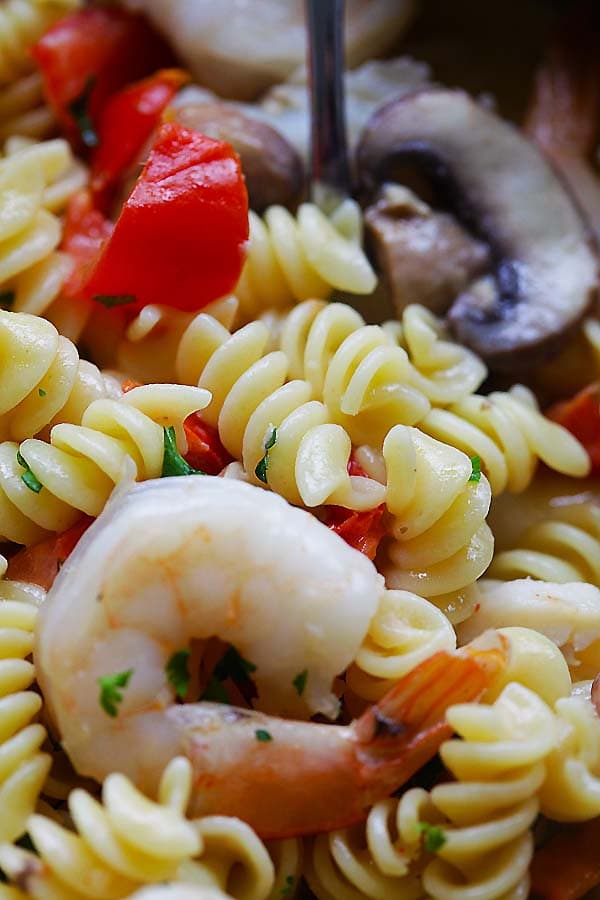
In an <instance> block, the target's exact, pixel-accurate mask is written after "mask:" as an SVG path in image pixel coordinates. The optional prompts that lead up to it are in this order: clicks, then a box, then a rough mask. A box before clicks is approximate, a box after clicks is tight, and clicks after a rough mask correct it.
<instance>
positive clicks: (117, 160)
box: [92, 69, 188, 209]
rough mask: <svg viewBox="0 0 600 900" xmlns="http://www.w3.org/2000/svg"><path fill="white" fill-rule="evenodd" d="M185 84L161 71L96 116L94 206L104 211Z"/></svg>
mask: <svg viewBox="0 0 600 900" xmlns="http://www.w3.org/2000/svg"><path fill="white" fill-rule="evenodd" d="M187 80H188V76H187V75H186V73H185V72H183V71H182V70H181V69H163V70H162V71H160V72H156V74H154V75H151V76H150V77H149V78H145V79H144V80H143V81H138V82H136V83H135V84H132V85H129V86H128V87H125V88H123V89H122V90H121V91H119V92H118V93H116V94H113V96H112V97H111V98H110V99H109V100H108V102H107V103H106V106H105V107H104V109H103V110H102V113H101V115H100V121H99V125H98V140H99V144H98V147H97V148H96V150H95V151H94V153H93V156H92V191H93V193H94V200H95V202H96V205H97V206H99V207H101V208H102V209H106V207H107V204H108V203H109V202H110V200H111V194H112V191H113V189H114V188H115V187H116V186H117V184H118V182H119V179H120V177H121V175H122V174H123V173H124V172H125V171H126V170H127V169H129V168H130V167H131V166H132V165H133V164H134V163H135V162H136V159H138V158H139V155H140V153H141V152H142V150H143V149H144V146H145V145H146V143H147V141H148V140H149V138H150V137H151V135H152V132H153V131H154V129H155V128H156V127H157V125H158V124H159V121H160V117H161V115H162V113H163V110H164V109H165V107H166V106H167V105H168V104H169V103H170V102H171V100H172V99H173V97H174V96H175V94H176V93H177V91H178V90H179V88H180V87H181V85H182V84H185V82H186V81H187Z"/></svg>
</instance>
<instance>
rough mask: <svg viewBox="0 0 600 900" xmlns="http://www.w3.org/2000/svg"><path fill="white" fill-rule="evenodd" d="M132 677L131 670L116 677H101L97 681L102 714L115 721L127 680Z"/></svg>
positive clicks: (119, 673)
mask: <svg viewBox="0 0 600 900" xmlns="http://www.w3.org/2000/svg"><path fill="white" fill-rule="evenodd" d="M132 675H133V669H127V671H126V672H118V673H117V674H116V675H103V676H102V677H101V678H99V679H98V684H99V685H100V706H101V707H102V709H103V710H104V712H105V713H106V714H107V715H109V716H111V718H113V719H116V717H117V716H118V715H119V703H122V702H123V691H122V690H121V688H125V687H127V685H128V684H129V679H130V678H131V676H132Z"/></svg>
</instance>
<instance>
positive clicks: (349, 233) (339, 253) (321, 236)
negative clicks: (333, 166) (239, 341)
mask: <svg viewBox="0 0 600 900" xmlns="http://www.w3.org/2000/svg"><path fill="white" fill-rule="evenodd" d="M361 242H362V214H361V212H360V208H359V207H358V205H357V204H356V203H355V202H354V201H353V200H349V199H348V200H345V201H344V203H343V204H342V205H341V206H340V207H339V208H338V209H337V210H336V212H335V213H334V215H333V216H331V217H330V218H328V217H327V216H326V215H325V214H324V213H322V212H321V210H320V209H319V208H318V207H317V206H315V205H314V204H313V203H303V204H301V205H300V207H299V209H298V212H297V214H296V216H295V217H294V216H293V215H292V214H291V213H290V212H288V210H287V209H285V208H284V207H282V206H271V207H269V209H267V211H266V212H265V214H264V216H263V218H261V217H260V216H257V215H256V213H253V212H251V213H250V241H249V244H248V256H247V259H246V263H245V265H244V269H243V271H242V275H241V278H240V280H239V282H238V285H237V287H236V289H235V295H236V297H237V298H238V299H239V301H240V306H241V315H242V317H243V318H244V321H248V320H249V319H252V318H254V317H256V316H257V315H258V314H259V313H261V312H262V311H263V310H264V309H269V308H282V307H288V306H291V305H292V304H293V303H295V302H298V301H300V300H308V299H309V298H310V297H316V298H320V299H326V298H327V297H329V295H330V294H331V292H332V290H333V289H334V288H338V289H340V290H344V291H349V292H350V293H353V294H370V293H371V291H373V289H374V288H375V285H376V282H377V279H376V277H375V273H374V272H373V269H372V268H371V264H370V263H369V261H368V259H367V257H366V256H365V254H364V252H363V250H362V247H361Z"/></svg>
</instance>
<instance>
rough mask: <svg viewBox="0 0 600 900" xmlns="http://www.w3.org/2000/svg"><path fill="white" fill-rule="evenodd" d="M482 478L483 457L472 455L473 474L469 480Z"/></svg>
mask: <svg viewBox="0 0 600 900" xmlns="http://www.w3.org/2000/svg"><path fill="white" fill-rule="evenodd" d="M480 480H481V457H479V456H472V457H471V475H470V477H469V481H480Z"/></svg>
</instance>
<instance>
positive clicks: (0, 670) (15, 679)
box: [0, 557, 51, 841]
mask: <svg viewBox="0 0 600 900" xmlns="http://www.w3.org/2000/svg"><path fill="white" fill-rule="evenodd" d="M5 571H6V560H5V559H4V558H3V557H0V572H1V573H2V575H3V574H4V572H5ZM43 597H44V591H42V590H41V588H40V589H38V588H37V587H36V586H33V585H25V584H19V583H17V582H10V581H0V808H1V809H2V815H1V816H0V840H1V841H12V840H15V839H16V838H19V837H21V835H22V834H23V833H24V832H25V830H26V822H27V819H28V817H29V816H30V815H31V813H32V812H33V809H34V807H35V804H36V802H37V799H38V795H39V793H40V790H41V789H42V786H43V783H44V781H45V779H46V776H47V774H48V772H49V770H50V764H51V757H50V756H48V754H46V753H43V752H42V751H41V749H40V748H41V746H42V744H43V742H44V741H45V739H46V729H45V728H44V727H43V725H41V724H39V723H38V722H36V721H35V719H36V717H37V715H38V713H39V711H40V709H41V706H42V699H41V697H40V696H39V694H37V693H35V692H34V691H31V690H29V688H30V687H31V685H32V684H33V682H34V680H35V669H34V666H33V663H32V662H30V661H29V660H28V657H29V655H30V654H31V651H32V649H33V638H34V629H35V621H36V617H37V613H38V608H37V604H39V603H40V602H41V601H42V600H43Z"/></svg>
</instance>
